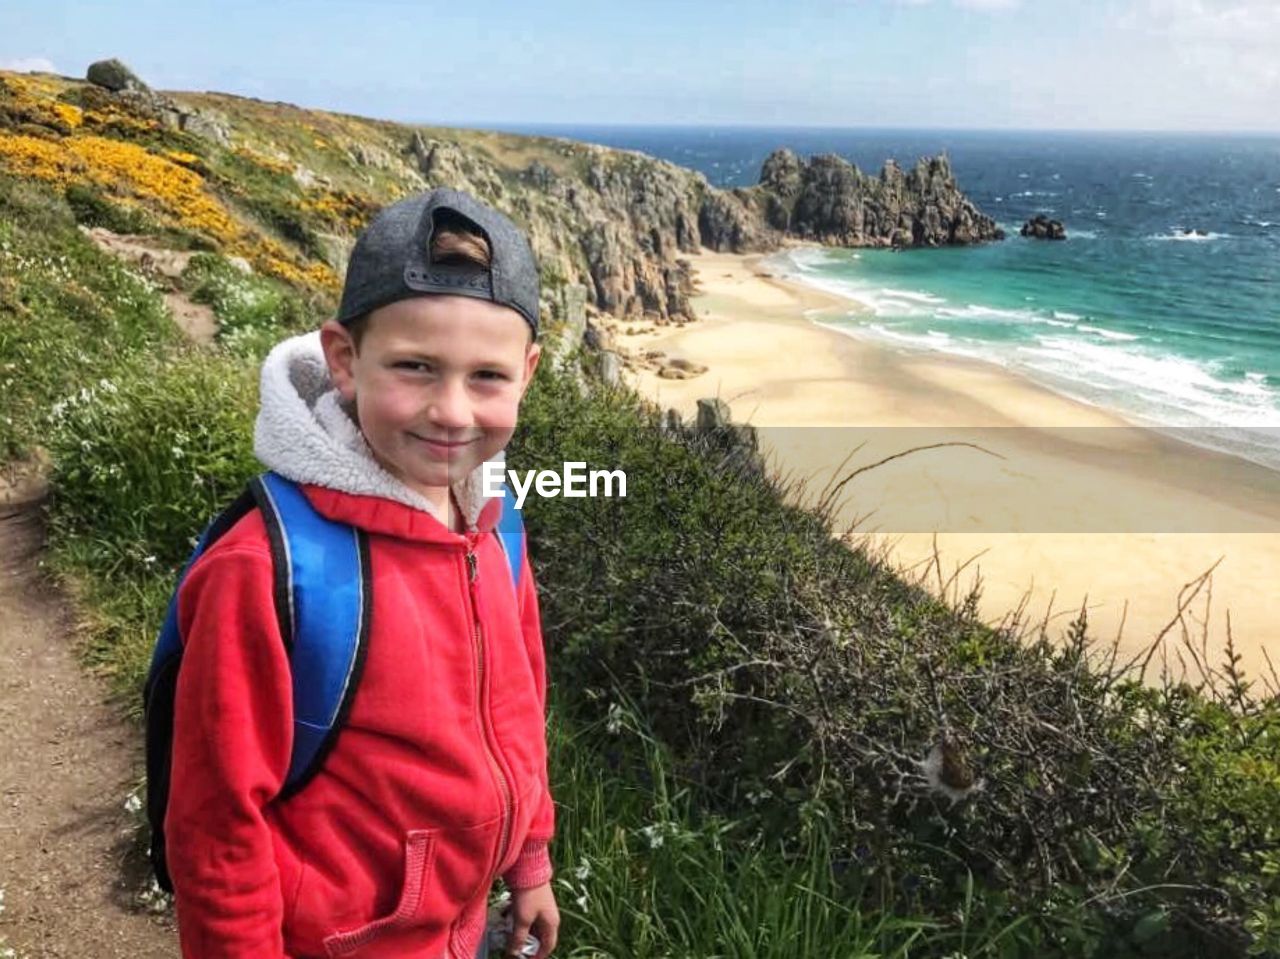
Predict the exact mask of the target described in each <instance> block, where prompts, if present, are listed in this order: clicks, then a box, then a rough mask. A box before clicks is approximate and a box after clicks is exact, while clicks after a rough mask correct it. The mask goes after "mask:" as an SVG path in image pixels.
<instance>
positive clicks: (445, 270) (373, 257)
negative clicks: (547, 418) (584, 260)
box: [338, 187, 538, 339]
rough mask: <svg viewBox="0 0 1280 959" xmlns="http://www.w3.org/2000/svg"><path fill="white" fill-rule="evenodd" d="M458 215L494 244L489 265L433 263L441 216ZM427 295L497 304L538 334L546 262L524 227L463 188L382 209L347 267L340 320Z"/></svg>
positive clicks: (435, 192)
mask: <svg viewBox="0 0 1280 959" xmlns="http://www.w3.org/2000/svg"><path fill="white" fill-rule="evenodd" d="M445 211H448V212H451V213H453V214H455V215H457V216H460V217H462V218H463V219H464V220H469V221H470V222H471V224H472V225H473V227H474V229H475V231H476V232H477V233H479V234H481V235H482V236H483V237H484V238H485V239H486V240H488V241H489V253H490V260H489V264H490V265H489V267H488V268H487V269H486V268H485V267H482V266H480V265H478V264H474V263H468V264H459V263H433V262H431V235H432V233H433V232H434V231H435V228H436V218H437V217H438V216H439V215H440V214H441V213H442V212H445ZM425 293H451V294H454V295H458V296H474V297H476V298H477V299H481V300H491V301H492V302H494V303H497V304H499V305H501V306H508V307H510V308H511V309H513V310H515V311H516V312H517V313H519V314H520V315H521V316H523V317H524V319H525V321H526V322H527V323H528V324H529V326H530V327H531V328H532V329H533V336H534V339H537V336H538V264H537V263H536V262H535V260H534V258H533V250H532V249H531V248H530V246H529V241H528V240H527V239H526V238H525V235H524V233H522V232H521V230H520V228H519V227H517V226H516V225H515V224H514V223H512V222H511V220H510V219H508V218H507V217H506V216H505V215H503V214H502V213H499V212H498V211H497V210H495V209H493V208H492V207H490V206H487V205H486V204H484V203H481V202H480V201H479V200H477V199H476V198H475V197H473V196H471V195H470V194H468V193H463V192H462V191H461V190H453V189H450V188H448V187H439V188H437V189H435V190H432V191H431V192H430V193H422V194H419V195H417V196H412V197H408V198H407V199H404V200H400V201H399V202H397V203H393V204H391V206H388V207H385V208H384V209H383V210H381V211H380V212H379V213H378V214H377V215H376V216H375V217H374V218H373V220H372V221H370V223H369V225H368V226H367V227H366V228H365V231H364V232H363V233H362V234H360V238H359V239H358V240H357V241H356V245H355V248H354V249H353V250H352V251H351V259H350V260H349V261H348V264H347V278H346V282H345V284H344V285H343V288H342V303H341V305H340V306H339V308H338V322H339V323H342V324H344V325H345V324H347V323H350V322H351V321H352V320H355V319H357V318H359V317H361V316H364V315H365V314H366V313H368V312H369V311H371V310H375V309H377V308H378V307H380V306H386V305H387V304H388V303H394V302H396V301H397V300H406V299H408V298H409V297H412V296H420V295H422V294H425Z"/></svg>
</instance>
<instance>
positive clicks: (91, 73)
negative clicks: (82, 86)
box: [85, 57, 151, 93]
mask: <svg viewBox="0 0 1280 959" xmlns="http://www.w3.org/2000/svg"><path fill="white" fill-rule="evenodd" d="M85 79H86V80H88V81H89V82H90V83H92V84H93V85H94V86H99V87H102V88H103V89H105V90H110V91H111V92H112V93H120V92H121V91H123V90H132V91H134V92H137V93H150V92H151V88H150V87H149V86H147V85H146V84H145V83H143V82H142V80H141V79H139V77H138V75H137V74H136V73H134V72H133V71H132V70H130V69H129V68H128V67H127V66H125V65H124V64H123V63H121V62H120V61H119V60H117V59H115V58H114V57H113V58H112V59H110V60H98V61H96V62H94V63H91V64H89V69H88V70H87V71H86V72H85Z"/></svg>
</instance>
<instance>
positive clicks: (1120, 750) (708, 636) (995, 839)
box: [510, 376, 1280, 956]
mask: <svg viewBox="0 0 1280 959" xmlns="http://www.w3.org/2000/svg"><path fill="white" fill-rule="evenodd" d="M539 379H540V382H539V383H538V384H537V385H536V386H535V388H534V390H533V391H532V392H531V394H530V397H529V399H528V401H527V402H526V406H525V410H524V413H523V415H522V419H521V427H520V430H519V432H518V441H517V442H516V443H514V444H513V446H512V450H511V454H510V460H511V463H512V465H513V466H514V467H515V468H530V467H545V466H547V465H549V464H559V463H560V462H562V461H565V460H585V461H586V462H588V463H589V464H591V465H592V466H595V467H600V466H608V467H610V468H613V467H618V468H621V469H623V470H625V471H626V473H627V476H628V490H627V498H626V499H625V500H617V499H613V500H610V499H576V500H570V501H566V500H564V499H543V500H537V501H536V502H535V503H534V504H533V506H532V508H531V509H528V517H527V519H528V522H529V525H530V529H531V534H530V543H531V549H532V550H533V554H534V557H535V560H536V563H537V565H538V569H539V574H540V582H541V584H542V587H543V591H544V598H543V614H544V618H545V621H546V622H548V623H552V624H556V625H555V627H554V638H553V639H552V641H551V642H552V649H553V655H552V662H553V670H554V678H553V683H560V684H565V685H567V686H569V687H571V688H574V689H579V690H586V691H588V692H590V691H591V690H595V691H596V692H597V695H598V697H599V698H598V699H597V700H592V699H591V698H590V697H589V696H587V697H583V698H579V699H578V700H577V701H576V707H574V708H576V710H578V717H577V718H578V719H579V720H582V721H590V720H593V719H599V718H600V717H599V710H600V709H602V708H603V706H602V705H599V704H602V703H605V702H607V701H608V694H607V693H608V690H610V689H615V688H616V689H620V690H625V691H626V692H627V693H628V694H629V695H630V696H631V697H633V698H634V700H635V702H636V708H637V709H638V710H639V712H640V713H641V715H642V717H643V721H644V722H645V723H646V724H648V725H650V726H651V727H652V728H653V729H654V731H655V734H656V735H657V736H658V737H659V738H661V739H662V740H663V741H664V742H666V743H668V744H669V745H670V746H671V748H672V753H673V757H674V759H673V762H674V763H675V764H676V770H677V773H678V775H679V776H680V777H681V779H682V782H684V784H685V785H686V787H687V788H689V789H690V790H693V791H694V792H695V793H696V794H697V795H698V796H699V797H700V803H701V804H702V805H703V806H704V807H705V808H707V809H713V810H718V811H720V812H721V813H723V814H725V815H729V816H732V817H734V818H740V819H744V820H745V821H748V822H751V823H753V824H754V826H755V828H756V829H758V830H759V832H760V834H761V835H764V836H772V837H779V836H781V837H787V836H791V837H799V836H801V835H803V834H804V833H805V830H806V828H808V826H809V825H810V824H812V823H813V822H814V821H815V820H822V821H829V823H830V825H831V827H832V834H833V836H834V840H833V841H834V843H835V855H836V856H837V857H838V858H840V859H842V860H844V861H847V862H849V863H853V864H856V865H857V866H858V867H859V874H860V875H862V876H864V877H866V878H867V879H868V880H869V884H868V886H867V887H866V888H865V892H866V894H867V895H868V896H869V897H870V898H869V899H868V902H874V903H882V904H883V903H889V902H892V903H895V904H896V907H897V909H898V910H899V911H900V912H902V913H904V914H919V913H920V912H924V913H927V914H931V915H938V916H943V915H951V914H952V913H953V912H954V910H956V909H957V908H958V907H959V906H960V904H961V903H962V902H963V901H964V899H965V898H966V897H968V898H970V899H973V900H976V901H978V902H979V904H980V906H981V908H982V909H983V910H984V911H986V912H991V911H995V912H997V913H998V912H1000V911H1001V910H1004V911H1005V912H1006V914H1007V915H1008V916H1009V917H1010V918H1012V917H1014V916H1017V915H1027V916H1030V917H1033V924H1034V926H1035V929H1036V930H1038V931H1037V932H1036V935H1037V936H1039V937H1040V941H1041V948H1042V949H1043V950H1044V951H1046V952H1057V953H1059V954H1068V955H1086V954H1090V955H1125V954H1131V955H1145V954H1162V955H1188V956H1190V955H1197V956H1198V955H1202V954H1206V953H1207V952H1209V951H1211V950H1212V951H1221V952H1223V953H1224V954H1238V952H1239V950H1240V949H1241V948H1242V943H1243V942H1244V941H1245V939H1244V935H1243V925H1242V924H1243V921H1244V918H1245V917H1246V916H1248V915H1249V914H1250V910H1251V909H1252V908H1253V904H1254V903H1256V902H1258V901H1260V897H1261V900H1262V901H1269V898H1268V897H1275V896H1276V893H1277V890H1278V886H1277V879H1276V875H1275V874H1274V873H1272V872H1270V870H1272V869H1274V858H1273V857H1274V854H1273V853H1271V852H1270V851H1269V850H1270V849H1272V848H1274V837H1275V826H1274V823H1275V822H1276V818H1275V817H1276V809H1275V805H1274V803H1275V798H1274V797H1275V796H1276V795H1277V793H1276V792H1275V790H1274V786H1273V782H1274V775H1275V772H1274V771H1275V769H1276V768H1277V767H1276V762H1277V759H1280V747H1278V746H1277V744H1276V742H1275V741H1274V739H1275V738H1274V736H1273V735H1271V734H1268V736H1263V735H1262V734H1261V733H1260V732H1259V729H1260V728H1261V725H1260V724H1262V720H1260V719H1257V718H1255V714H1252V713H1251V714H1248V715H1246V714H1242V712H1241V711H1240V709H1238V708H1229V707H1228V706H1227V705H1225V704H1223V703H1216V704H1215V703H1214V701H1213V695H1214V694H1213V691H1212V689H1210V688H1204V689H1201V690H1187V689H1185V688H1180V687H1169V688H1166V689H1157V688H1152V687H1148V686H1145V685H1143V684H1142V683H1141V682H1139V681H1138V680H1137V679H1136V678H1134V677H1126V676H1123V675H1120V674H1119V673H1118V671H1116V670H1114V669H1111V668H1110V667H1108V666H1107V664H1106V663H1105V662H1104V661H1102V658H1101V657H1100V656H1098V655H1096V654H1095V651H1094V648H1093V646H1092V645H1091V643H1090V641H1089V638H1088V630H1087V622H1086V621H1085V620H1084V618H1083V615H1082V616H1081V617H1080V619H1079V620H1078V621H1077V622H1076V623H1074V624H1073V625H1072V627H1071V628H1070V630H1069V631H1068V635H1067V636H1066V637H1063V638H1062V640H1061V641H1058V640H1056V639H1055V640H1052V641H1051V638H1050V637H1049V636H1047V635H1045V634H1044V633H1043V632H1041V633H1039V634H1036V633H1035V632H1034V631H1033V632H1031V633H1030V635H1019V634H1018V632H1017V631H1016V630H1013V629H1006V630H1003V631H998V630H994V629H991V628H988V627H986V626H984V625H983V624H982V623H981V622H979V621H977V620H976V618H975V617H974V616H973V613H972V610H973V609H974V608H975V607H976V604H975V603H974V602H973V601H972V600H970V601H967V602H962V603H960V604H959V607H958V608H957V609H956V610H952V609H948V608H947V607H946V606H944V605H943V604H941V603H939V602H938V601H937V600H935V599H933V598H931V597H929V596H928V595H926V594H924V593H923V592H922V591H920V590H916V589H912V588H910V587H908V586H907V585H906V584H905V583H903V582H902V581H901V580H899V579H897V578H896V577H894V576H893V575H892V574H891V573H890V572H889V571H888V569H887V568H885V567H883V566H881V565H879V564H878V563H876V562H874V561H872V559H871V558H869V557H868V556H866V555H865V554H863V553H861V552H859V551H858V550H857V549H852V548H850V547H849V546H847V545H845V544H843V543H841V542H839V541H837V540H835V539H833V538H832V537H831V535H830V529H829V526H828V524H827V521H826V519H825V518H824V517H823V516H822V515H820V514H811V513H805V512H802V511H800V510H798V509H794V508H792V507H789V506H787V505H786V496H785V495H784V494H785V491H784V490H781V489H779V488H778V487H777V486H776V485H775V484H773V483H772V482H770V481H768V480H765V479H762V478H761V477H760V476H759V475H758V474H756V473H754V472H751V471H742V470H740V469H738V468H735V467H732V466H731V465H730V461H729V460H727V459H723V458H722V457H721V455H720V454H719V453H718V452H717V451H716V450H715V449H714V448H713V447H711V446H709V445H707V444H705V443H700V442H699V441H696V440H679V439H677V438H674V437H671V436H667V435H664V433H663V431H662V430H661V429H660V428H659V420H658V416H657V414H656V411H652V410H650V409H648V408H647V407H645V406H644V404H641V403H639V402H637V401H636V400H635V399H634V397H631V396H630V395H628V394H625V393H621V392H611V391H597V392H595V393H593V394H592V395H589V396H587V397H585V398H583V397H581V396H580V395H579V393H578V391H577V390H576V389H574V388H573V386H572V384H571V383H569V382H566V381H564V380H560V379H557V378H556V377H553V376H547V377H542V376H540V378H539ZM593 703H597V705H593ZM1250 708H1251V709H1256V710H1257V712H1256V716H1261V715H1268V716H1274V715H1275V713H1276V712H1277V711H1278V710H1280V706H1276V705H1275V704H1274V703H1272V704H1270V705H1262V704H1254V705H1253V706H1251V707H1250ZM1202 710H1205V711H1207V712H1202ZM1207 717H1212V718H1213V720H1214V723H1216V726H1213V725H1211V726H1206V725H1205V724H1206V721H1207ZM944 740H946V741H947V742H948V743H949V744H950V745H949V746H948V749H949V750H952V751H953V752H954V753H956V755H957V757H958V767H959V768H960V769H962V770H963V769H964V767H968V769H969V770H970V771H971V772H972V776H973V779H974V780H975V782H976V781H980V783H981V784H980V785H978V786H975V787H974V788H973V789H972V791H970V792H968V793H967V794H966V793H962V794H961V795H960V796H958V797H957V796H953V795H952V794H950V793H949V792H948V791H947V789H944V788H943V786H944V785H945V783H942V782H939V777H938V774H937V772H936V771H935V772H934V773H933V774H932V775H931V774H930V773H929V768H930V766H929V757H930V755H931V754H933V753H934V751H935V749H940V747H941V745H942V743H943V741H944ZM1188 773H1193V774H1192V775H1188ZM1224 777H1226V778H1227V781H1229V782H1231V783H1232V785H1231V788H1230V789H1219V788H1218V787H1217V786H1215V785H1214V784H1220V783H1221V782H1222V781H1223V779H1224ZM961 779H963V776H962V777H961ZM1237 796H1238V797H1240V798H1239V799H1234V798H1233V797H1237ZM1206 809H1210V810H1213V812H1214V814H1215V815H1217V816H1219V817H1221V818H1220V822H1222V823H1223V824H1222V825H1218V826H1214V827H1206V826H1205V825H1204V823H1203V819H1202V817H1203V815H1204V810H1206ZM1175 876H1176V877H1177V878H1172V877H1175ZM971 882H972V883H975V885H973V886H972V887H970V885H969V884H970V883H971ZM1254 921H1255V923H1257V924H1262V923H1264V922H1265V917H1264V918H1262V919H1256V920H1254Z"/></svg>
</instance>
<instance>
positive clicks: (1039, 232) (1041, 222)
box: [1018, 213, 1067, 240]
mask: <svg viewBox="0 0 1280 959" xmlns="http://www.w3.org/2000/svg"><path fill="white" fill-rule="evenodd" d="M1018 232H1019V233H1021V234H1022V235H1023V236H1029V237H1032V238H1033V239H1036V240H1065V239H1066V238H1067V231H1066V230H1065V229H1064V228H1063V226H1062V223H1061V222H1060V221H1059V220H1050V219H1049V218H1048V217H1047V216H1045V215H1044V214H1043V213H1037V214H1036V215H1035V216H1034V217H1032V218H1031V219H1030V220H1028V221H1027V222H1026V223H1024V224H1022V229H1021V230H1019V231H1018Z"/></svg>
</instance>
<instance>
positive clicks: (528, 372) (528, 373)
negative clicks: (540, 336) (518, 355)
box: [520, 343, 542, 399]
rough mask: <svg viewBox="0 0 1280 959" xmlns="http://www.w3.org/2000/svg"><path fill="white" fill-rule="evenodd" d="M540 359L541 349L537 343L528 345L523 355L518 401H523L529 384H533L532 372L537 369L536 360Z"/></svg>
mask: <svg viewBox="0 0 1280 959" xmlns="http://www.w3.org/2000/svg"><path fill="white" fill-rule="evenodd" d="M541 357H542V347H541V346H540V345H539V344H537V343H530V344H529V348H528V349H527V350H526V351H525V354H524V382H523V383H521V384H520V399H524V394H525V392H526V391H528V389H529V384H530V383H532V382H533V371H534V370H536V369H537V368H538V360H539V359H541Z"/></svg>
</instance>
